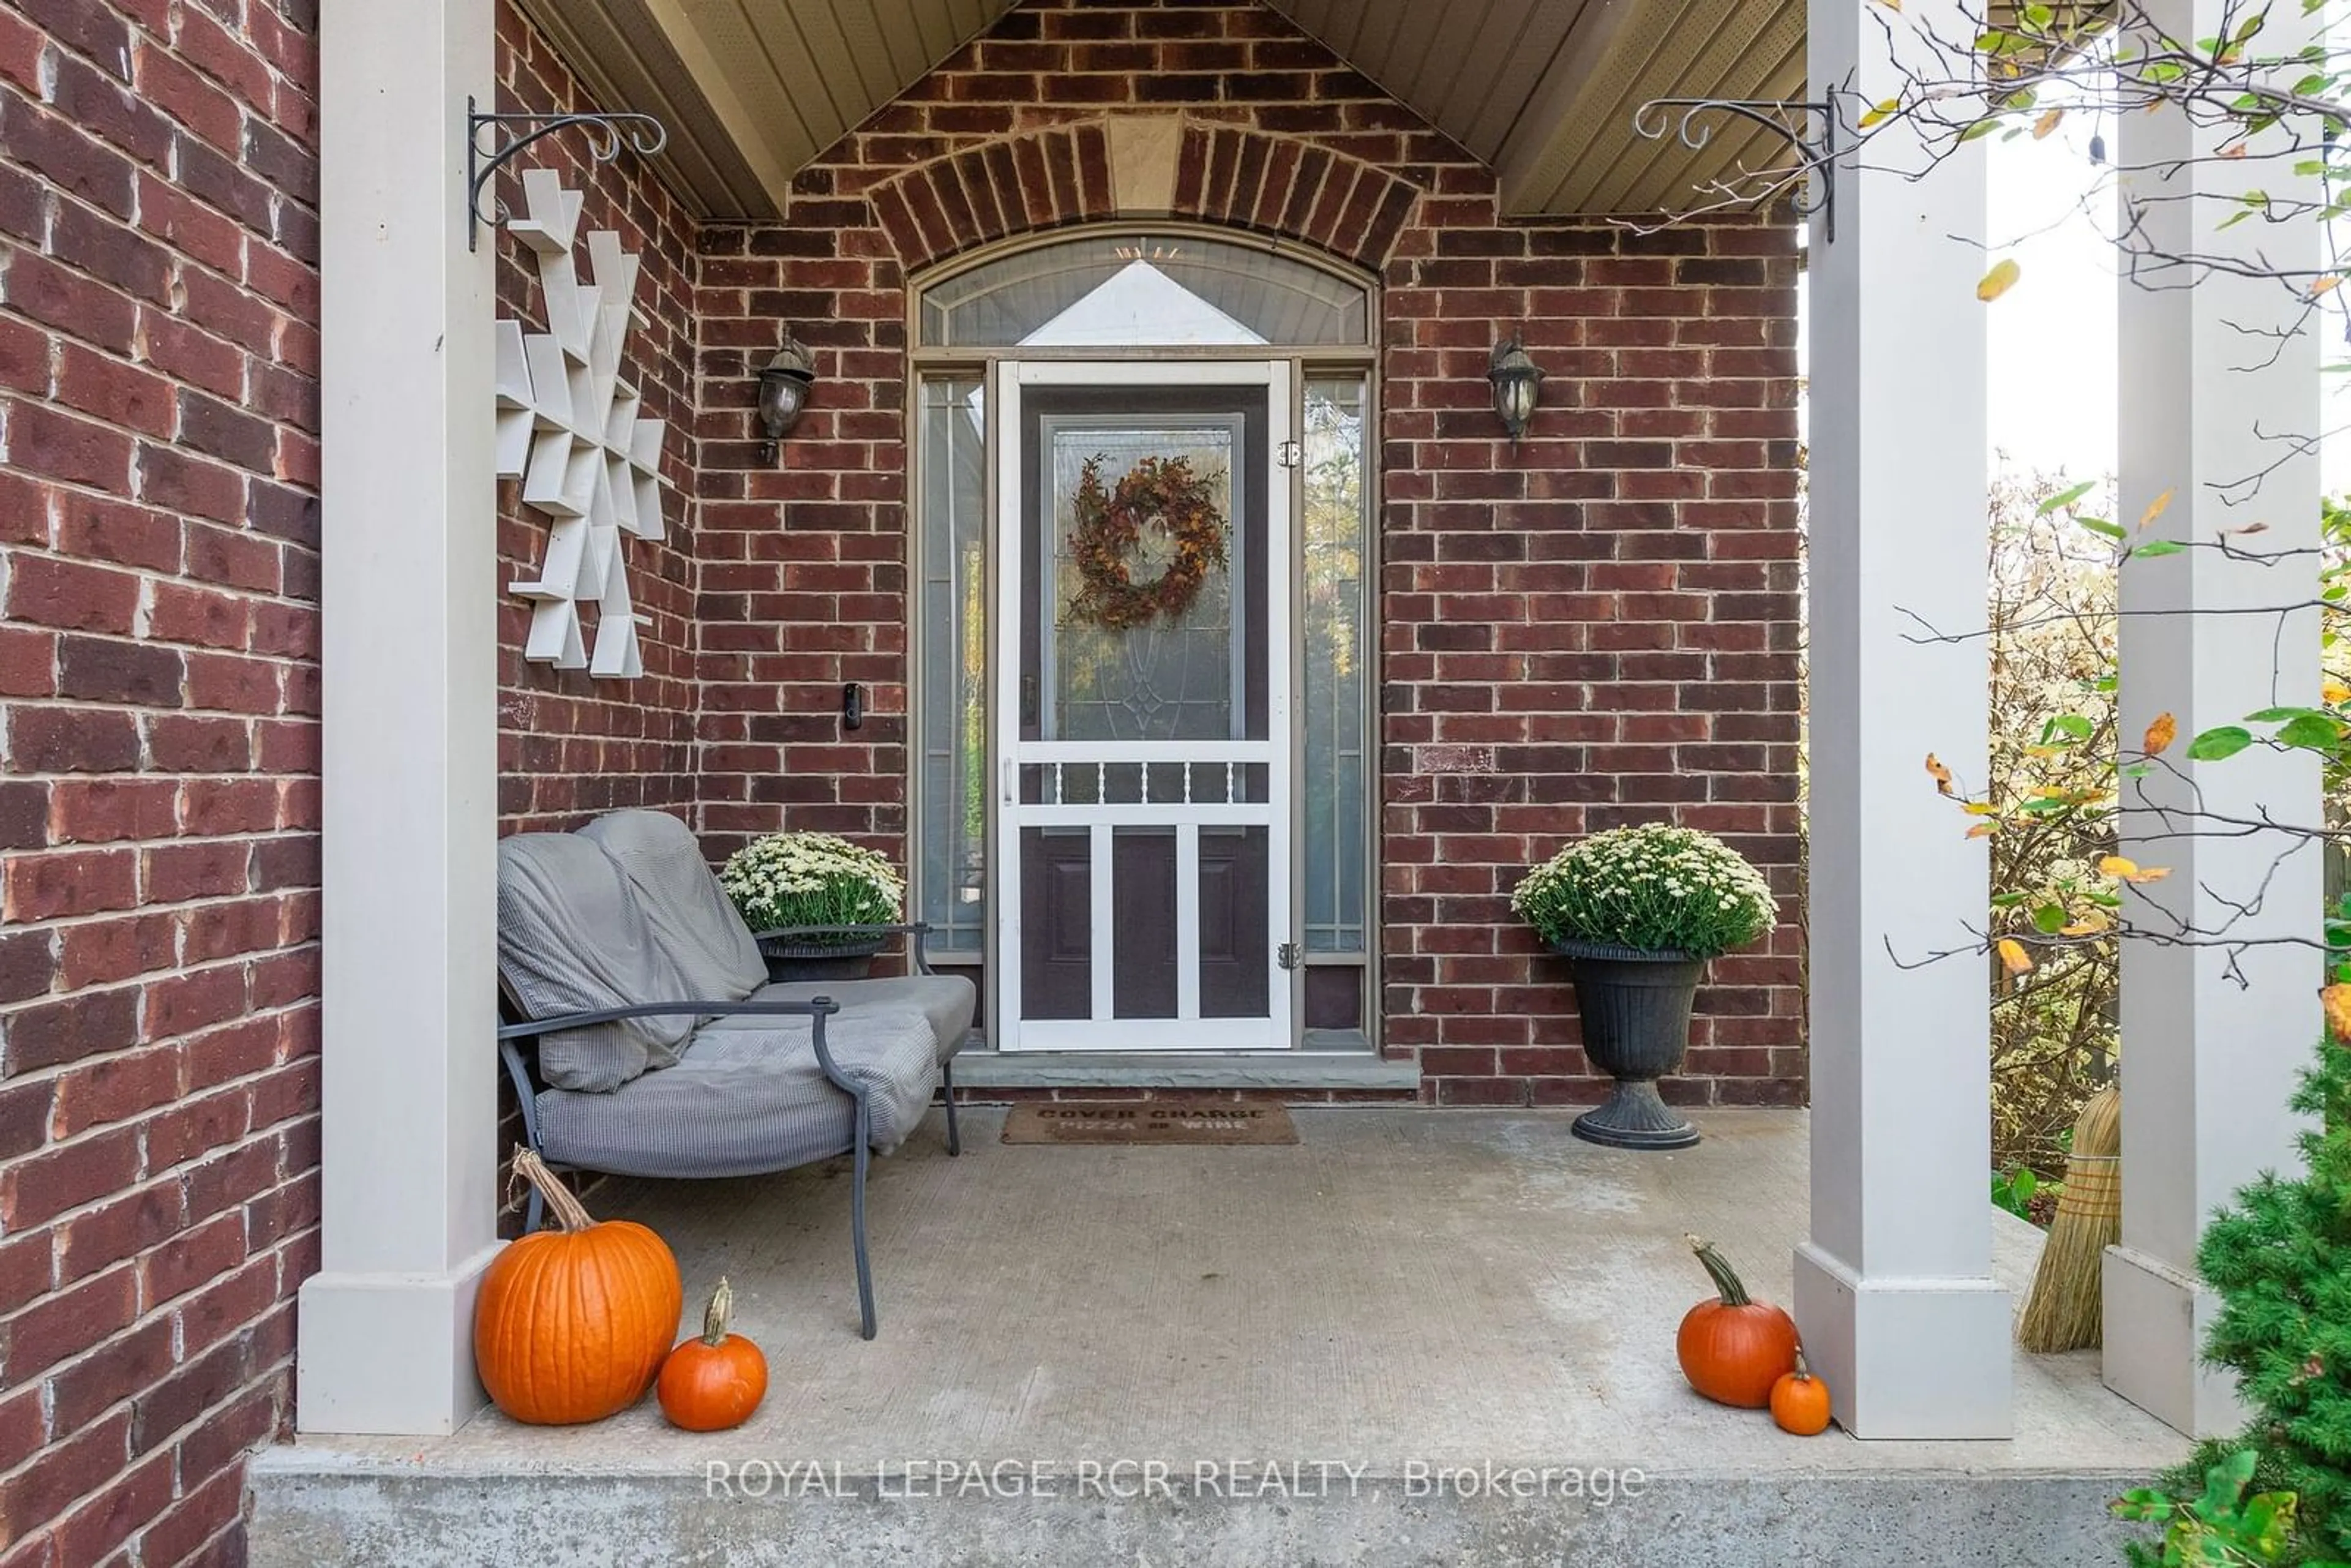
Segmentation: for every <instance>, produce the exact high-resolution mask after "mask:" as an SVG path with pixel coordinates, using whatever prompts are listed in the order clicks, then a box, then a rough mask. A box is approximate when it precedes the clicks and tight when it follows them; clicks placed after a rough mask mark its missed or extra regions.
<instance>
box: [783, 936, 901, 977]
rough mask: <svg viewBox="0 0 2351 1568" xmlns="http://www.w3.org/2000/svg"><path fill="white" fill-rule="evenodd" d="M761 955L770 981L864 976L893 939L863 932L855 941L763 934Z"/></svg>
mask: <svg viewBox="0 0 2351 1568" xmlns="http://www.w3.org/2000/svg"><path fill="white" fill-rule="evenodd" d="M889 940H890V939H889V938H888V937H887V936H863V937H860V938H858V939H857V940H855V941H853V942H806V941H802V940H800V939H799V938H798V937H792V936H762V937H759V938H758V944H759V956H760V957H762V958H764V959H766V960H767V964H768V984H770V985H778V984H781V983H782V982H784V981H786V980H862V979H863V978H865V977H866V974H867V972H868V971H869V970H871V969H872V967H873V956H874V955H875V954H876V953H879V952H880V951H882V949H883V946H884V945H885V944H886V943H888V941H889Z"/></svg>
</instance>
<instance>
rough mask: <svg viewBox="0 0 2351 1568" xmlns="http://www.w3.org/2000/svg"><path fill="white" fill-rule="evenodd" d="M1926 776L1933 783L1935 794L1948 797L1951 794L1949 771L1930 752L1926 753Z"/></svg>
mask: <svg viewBox="0 0 2351 1568" xmlns="http://www.w3.org/2000/svg"><path fill="white" fill-rule="evenodd" d="M1927 775H1928V778H1930V779H1934V781H1935V793H1936V794H1938V795H1948V794H1949V793H1950V792H1951V770H1950V769H1949V768H1946V767H1944V766H1943V764H1942V762H1941V761H1940V759H1938V758H1937V757H1936V756H1935V754H1934V753H1933V752H1931V751H1930V752H1928V753H1927Z"/></svg>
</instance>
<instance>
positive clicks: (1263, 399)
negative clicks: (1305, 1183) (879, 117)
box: [989, 361, 1295, 1051]
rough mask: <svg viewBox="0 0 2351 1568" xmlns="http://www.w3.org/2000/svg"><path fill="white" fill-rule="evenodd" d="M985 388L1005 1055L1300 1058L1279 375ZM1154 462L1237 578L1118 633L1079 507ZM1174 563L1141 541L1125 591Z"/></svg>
mask: <svg viewBox="0 0 2351 1568" xmlns="http://www.w3.org/2000/svg"><path fill="white" fill-rule="evenodd" d="M997 384H998V390H997V398H998V404H997V406H998V423H997V427H996V428H997V440H998V451H997V473H998V476H999V478H998V486H997V496H998V507H999V508H1000V509H999V512H998V517H997V529H996V549H997V552H998V555H997V568H996V583H997V592H998V601H997V613H996V615H995V616H994V618H993V619H994V623H995V632H994V633H993V635H994V637H995V640H996V642H995V648H994V666H995V670H996V680H997V689H996V702H995V704H994V712H995V714H996V720H995V723H996V737H995V739H996V756H997V772H998V777H997V779H996V781H995V783H996V787H995V789H993V790H992V791H991V792H990V795H991V799H992V800H993V801H994V808H993V810H994V813H995V824H996V833H995V843H996V846H997V848H996V850H995V852H993V853H992V854H991V855H990V857H989V860H990V864H991V867H992V868H993V870H992V872H991V875H992V877H993V880H994V883H995V887H994V892H993V894H991V901H990V907H992V908H993V909H995V910H996V911H997V912H998V915H997V921H998V925H997V943H998V946H997V962H996V965H995V967H994V969H993V971H992V974H991V978H992V981H993V988H994V990H995V993H996V1019H995V1026H994V1029H995V1040H996V1043H997V1047H998V1050H1002V1051H1234V1050H1285V1049H1288V1048H1289V1047H1290V1044H1291V1043H1292V1041H1291V1039H1290V1019H1291V980H1292V976H1293V970H1292V969H1291V968H1290V967H1285V964H1284V958H1285V956H1286V954H1287V956H1290V958H1291V959H1292V961H1293V962H1294V949H1290V948H1289V944H1290V942H1291V940H1292V935H1291V932H1290V850H1291V844H1290V835H1291V829H1292V818H1293V811H1294V806H1293V784H1292V778H1291V760H1290V758H1291V736H1290V686H1291V669H1290V664H1291V653H1290V601H1291V570H1290V561H1291V557H1292V553H1293V552H1292V547H1291V541H1290V535H1291V519H1290V483H1289V479H1290V476H1289V473H1288V471H1287V470H1286V469H1284V468H1282V467H1281V466H1280V464H1279V461H1278V459H1279V458H1280V455H1282V454H1284V453H1285V452H1286V451H1287V450H1289V449H1290V443H1291V442H1292V441H1293V440H1294V439H1295V433H1294V432H1293V431H1292V429H1291V408H1290V392H1291V389H1290V365H1289V362H1288V361H1238V362H1237V361H1215V362H1205V361H1202V362H1176V363H1165V362H1162V363H1156V364H1155V363H1149V362H1142V361H1120V362H1115V363H1077V362H1071V361H1051V362H1046V361H1001V362H1000V363H999V365H998V383H997ZM1154 461H1156V462H1157V464H1159V465H1162V466H1161V468H1160V470H1159V471H1160V472H1161V473H1163V474H1164V473H1165V472H1166V471H1167V465H1180V468H1178V469H1177V470H1176V471H1177V472H1179V473H1184V474H1187V475H1188V476H1190V477H1192V478H1194V479H1196V480H1198V481H1201V482H1204V483H1205V484H1206V485H1207V487H1208V491H1209V493H1210V495H1211V496H1212V497H1213V499H1214V506H1213V508H1212V511H1213V513H1214V514H1215V515H1216V516H1217V518H1218V519H1219V520H1220V528H1221V537H1222V540H1223V546H1224V548H1223V549H1222V551H1221V553H1222V555H1223V558H1224V559H1223V563H1222V564H1221V566H1211V567H1210V568H1209V569H1208V570H1207V572H1206V573H1205V574H1204V576H1203V577H1202V579H1201V581H1200V585H1199V588H1198V591H1197V592H1196V594H1195V595H1194V596H1193V598H1192V599H1191V601H1190V602H1189V603H1188V604H1186V605H1184V606H1183V607H1181V609H1180V610H1178V609H1174V608H1166V609H1163V610H1161V611H1159V612H1155V613H1152V614H1150V615H1149V616H1147V617H1146V618H1144V619H1142V620H1139V621H1137V620H1134V619H1133V618H1132V617H1129V618H1127V619H1126V620H1125V621H1124V622H1123V623H1118V624H1105V618H1104V617H1103V616H1102V614H1101V613H1100V612H1099V611H1097V610H1090V609H1089V607H1088V604H1087V602H1086V601H1085V600H1086V596H1085V593H1084V588H1085V578H1084V576H1083V574H1082V573H1081V570H1080V569H1079V566H1078V564H1077V561H1076V560H1075V559H1074V557H1073V552H1072V547H1071V535H1072V533H1073V531H1074V530H1075V528H1076V526H1077V525H1076V517H1077V508H1078V504H1079V499H1080V497H1081V495H1083V494H1086V493H1088V491H1087V486H1088V480H1087V476H1088V474H1089V472H1091V473H1092V476H1093V478H1092V484H1093V490H1092V494H1093V495H1095V496H1097V497H1099V496H1103V495H1108V494H1113V493H1114V492H1115V491H1116V489H1117V486H1118V485H1119V482H1120V480H1121V479H1122V478H1123V477H1125V476H1128V475H1129V474H1133V473H1135V472H1137V471H1138V468H1139V467H1141V466H1142V465H1148V464H1151V463H1153V462H1154ZM1145 471H1148V470H1145ZM1174 553H1175V543H1174V541H1173V539H1172V538H1170V537H1169V536H1168V534H1167V533H1166V532H1165V531H1163V530H1161V529H1158V528H1155V527H1152V526H1148V525H1146V526H1144V527H1143V528H1141V529H1140V531H1139V534H1138V537H1137V538H1136V540H1135V543H1134V547H1133V548H1132V549H1131V550H1129V551H1128V552H1127V553H1126V555H1125V556H1124V558H1123V565H1124V569H1125V570H1126V574H1127V577H1128V580H1130V581H1131V582H1133V583H1136V584H1147V583H1149V582H1152V581H1154V580H1157V579H1159V578H1160V576H1161V575H1162V574H1163V573H1164V572H1165V569H1166V566H1167V564H1168V561H1169V560H1170V559H1171V558H1172V557H1173V555H1174Z"/></svg>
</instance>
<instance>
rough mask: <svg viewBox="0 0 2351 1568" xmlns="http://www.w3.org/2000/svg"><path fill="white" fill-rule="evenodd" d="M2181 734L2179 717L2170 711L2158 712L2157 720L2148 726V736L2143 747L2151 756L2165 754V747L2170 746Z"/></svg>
mask: <svg viewBox="0 0 2351 1568" xmlns="http://www.w3.org/2000/svg"><path fill="white" fill-rule="evenodd" d="M2178 737H2179V720H2178V719H2176V718H2174V717H2172V716H2170V715H2169V714H2168V713H2159V714H2157V715H2156V716H2155V722H2154V723H2153V724H2150V725H2148V726H2147V738H2146V740H2145V742H2144V743H2143V747H2144V749H2145V750H2146V752H2147V755H2148V756H2149V757H2160V756H2162V755H2163V751H2164V747H2168V746H2169V745H2170V744H2171V743H2172V741H2173V740H2175V739H2177V738H2178Z"/></svg>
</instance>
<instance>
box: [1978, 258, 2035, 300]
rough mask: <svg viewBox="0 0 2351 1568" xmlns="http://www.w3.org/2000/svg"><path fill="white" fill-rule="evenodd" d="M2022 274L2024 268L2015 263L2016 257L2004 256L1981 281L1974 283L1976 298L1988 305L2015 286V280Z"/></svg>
mask: <svg viewBox="0 0 2351 1568" xmlns="http://www.w3.org/2000/svg"><path fill="white" fill-rule="evenodd" d="M2023 276H2024V268H2022V267H2019V266H2017V265H2016V258H2015V257H2014V256H2009V257H2006V258H2004V259H2002V260H2001V261H2000V262H1999V263H1998V264H1997V265H1995V266H1994V267H1992V269H1991V271H1990V272H1987V273H1985V274H1984V275H1983V281H1982V282H1981V283H1979V284H1977V285H1976V298H1979V299H1980V300H1982V301H1983V302H1984V303H1985V304H1987V305H1989V304H1991V302H1992V301H1993V300H1995V299H1997V298H2000V297H2001V295H2003V294H2005V293H2007V292H2008V291H2009V290H2010V289H2011V288H2013V287H2016V280H2017V279H2018V278H2020V277H2023Z"/></svg>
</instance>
